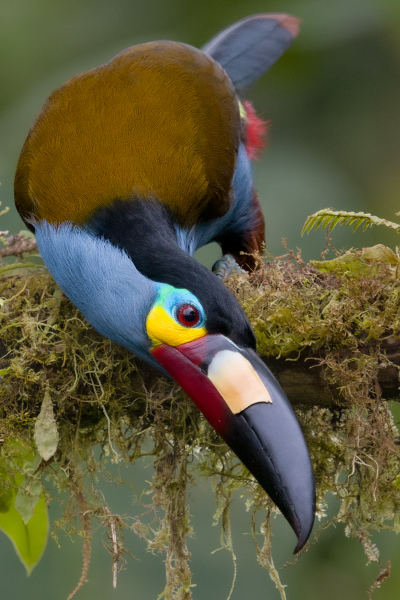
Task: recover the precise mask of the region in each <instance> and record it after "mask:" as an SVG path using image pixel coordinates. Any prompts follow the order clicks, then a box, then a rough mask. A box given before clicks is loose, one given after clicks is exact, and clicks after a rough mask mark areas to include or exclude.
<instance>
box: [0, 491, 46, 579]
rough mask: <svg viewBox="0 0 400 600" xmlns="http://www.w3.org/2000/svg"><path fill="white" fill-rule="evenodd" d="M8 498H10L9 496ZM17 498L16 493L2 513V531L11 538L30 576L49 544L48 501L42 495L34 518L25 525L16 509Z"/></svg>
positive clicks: (0, 518)
mask: <svg viewBox="0 0 400 600" xmlns="http://www.w3.org/2000/svg"><path fill="white" fill-rule="evenodd" d="M7 496H8V497H9V494H8V495H7ZM16 497H17V495H16V494H15V492H14V493H13V501H11V502H8V506H9V507H8V510H7V511H5V512H0V530H1V531H3V532H4V533H5V534H6V535H7V536H8V537H9V538H10V540H11V541H12V543H13V546H14V548H15V551H16V553H17V555H18V557H19V559H20V560H21V562H22V564H23V565H24V567H25V569H26V572H27V575H30V574H31V572H32V569H33V568H34V567H35V566H36V565H37V564H38V562H39V560H40V558H41V556H42V554H43V552H44V549H45V548H46V544H47V538H48V533H49V519H48V514H47V505H46V499H45V497H44V495H41V497H40V498H39V501H38V502H37V504H36V506H35V508H34V510H33V514H32V517H31V518H30V520H29V522H28V523H26V524H25V523H24V521H23V519H22V517H21V515H20V513H19V512H18V511H17V509H16V507H15V500H16ZM8 499H9V498H8Z"/></svg>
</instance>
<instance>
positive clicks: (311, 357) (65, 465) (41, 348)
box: [0, 253, 400, 600]
mask: <svg viewBox="0 0 400 600" xmlns="http://www.w3.org/2000/svg"><path fill="white" fill-rule="evenodd" d="M357 257H358V258H357ZM353 259H354V257H353V258H352V260H353ZM356 259H357V260H359V262H360V263H363V269H359V270H357V269H356V270H354V269H353V268H352V269H350V270H349V269H348V264H347V262H346V261H345V262H344V263H343V265H342V267H343V270H342V273H338V272H337V268H338V265H337V263H335V267H334V269H333V270H331V271H329V269H328V272H327V273H322V272H321V271H320V270H318V269H316V268H314V267H312V266H310V265H307V264H305V263H304V262H303V261H302V260H301V257H300V256H295V255H293V254H292V253H288V254H287V255H286V256H284V257H281V258H279V259H274V260H270V262H268V263H266V264H264V263H263V262H262V261H261V260H260V261H258V266H257V268H256V270H255V271H254V272H253V273H252V274H251V275H243V274H241V275H236V276H234V277H232V278H231V279H230V280H229V281H228V283H227V285H228V286H229V287H230V289H231V291H232V293H233V294H235V295H236V297H237V298H238V300H239V302H241V304H242V305H243V307H244V309H245V311H246V312H247V314H248V316H249V319H250V321H251V323H252V326H253V328H254V331H255V332H256V336H257V341H258V350H259V353H260V354H261V356H262V357H263V358H265V360H266V362H267V363H268V365H269V366H270V368H271V369H272V370H273V371H274V372H275V373H276V375H277V377H278V379H279V380H280V383H281V384H282V386H283V388H284V389H285V390H286V392H287V394H288V396H289V398H290V399H291V400H292V402H293V403H294V404H295V405H296V412H297V414H298V418H299V420H300V422H301V424H302V427H303V430H304V432H305V435H306V438H307V443H308V445H309V448H310V453H311V457H312V461H313V465H314V469H315V477H316V482H317V488H318V489H317V493H318V515H319V517H321V518H322V517H323V515H324V512H325V495H326V493H327V492H328V491H329V492H331V493H333V494H335V495H336V496H338V497H339V499H340V501H341V503H340V510H339V513H338V515H337V517H336V521H340V522H342V523H344V524H345V531H346V535H351V536H355V537H357V538H358V539H359V540H360V541H361V543H362V545H363V547H364V550H365V552H366V554H367V556H368V559H369V560H371V561H378V562H379V552H378V550H377V548H376V547H375V546H374V544H372V542H371V535H372V533H373V531H374V530H379V529H382V528H387V529H391V530H393V531H398V530H399V523H398V517H397V507H398V505H399V502H400V497H399V496H400V491H399V490H400V479H399V475H398V473H399V472H400V453H399V449H398V431H397V428H396V427H395V425H394V422H393V417H392V414H391V412H390V410H389V407H388V403H387V402H385V401H384V400H389V399H391V400H396V401H397V400H398V399H399V393H398V379H399V368H400V310H399V309H400V286H399V281H398V279H397V277H396V273H395V272H394V271H393V269H392V266H393V265H391V264H387V263H386V262H385V260H383V261H381V263H379V260H378V263H379V268H378V269H377V268H376V267H377V260H374V261H373V262H372V263H371V262H368V261H365V260H364V258H363V256H362V255H361V254H360V255H357V254H356ZM364 263H366V265H367V266H368V265H370V266H371V267H372V268H371V270H370V271H367V272H365V269H364V266H365V264H364ZM340 268H341V267H340V264H339V271H340ZM396 272H397V271H396ZM0 302H1V317H0V419H1V420H0V443H1V457H2V458H1V463H0V482H1V484H2V488H3V490H2V491H1V490H0V501H1V498H2V497H3V496H4V494H6V493H7V491H9V490H12V489H14V488H13V486H15V483H14V480H13V473H15V472H16V470H17V469H18V461H19V460H20V459H19V456H20V453H21V447H24V448H31V449H32V448H35V442H34V441H33V440H34V429H35V423H37V420H38V417H39V414H40V413H41V408H42V404H43V400H44V399H45V398H46V402H47V403H48V402H49V399H50V401H51V404H52V409H51V407H50V409H49V410H50V414H51V415H54V418H55V422H56V424H57V435H58V436H59V437H57V439H56V441H55V438H54V437H52V439H51V440H50V442H51V443H50V448H53V446H54V450H50V454H51V452H53V454H52V455H51V456H50V457H47V456H46V459H43V456H42V461H41V463H40V465H39V467H38V468H37V469H36V471H35V477H37V476H38V475H46V478H51V479H52V482H53V484H55V485H56V487H57V488H58V489H59V490H60V492H61V491H66V492H67V493H68V494H69V496H70V505H69V506H68V507H67V509H66V512H65V519H64V521H63V525H64V526H65V525H68V526H69V527H72V522H73V516H74V515H78V516H79V515H80V514H81V513H82V506H81V505H80V504H79V498H82V497H83V494H84V498H85V507H87V510H86V509H85V514H90V516H91V518H92V519H93V518H98V519H99V521H100V522H101V523H103V524H104V526H105V527H106V528H108V527H111V526H112V540H113V542H112V548H111V553H112V561H113V564H114V565H115V564H116V563H117V561H118V560H120V559H121V556H122V554H123V538H122V533H123V531H125V532H126V531H128V530H129V529H130V530H132V531H134V532H135V533H137V534H138V535H139V536H141V537H142V538H144V539H145V540H146V542H147V545H148V549H149V550H150V551H152V552H164V553H165V557H166V570H167V584H166V588H165V590H164V594H163V597H165V598H166V599H167V600H168V599H175V598H176V599H179V600H183V599H185V600H189V599H190V598H192V593H191V573H190V568H189V557H190V551H189V547H190V546H189V545H188V537H190V535H191V532H192V530H191V525H190V521H189V516H188V511H187V507H186V489H187V486H188V485H189V484H193V485H194V484H195V481H196V479H197V478H198V477H200V476H207V477H212V478H213V479H214V481H215V485H216V498H217V517H218V518H219V519H220V521H221V526H222V528H223V529H224V530H225V532H229V523H227V521H226V515H228V514H229V504H230V502H231V496H232V493H233V492H234V491H235V490H238V489H240V490H241V493H242V494H245V495H246V497H247V503H248V506H249V507H250V508H251V511H252V512H253V514H254V512H256V511H259V510H262V511H263V512H264V514H265V515H266V516H265V518H264V520H263V524H262V530H261V531H260V532H255V533H257V534H259V533H261V534H262V536H263V539H264V542H263V543H259V542H258V543H257V548H258V560H259V562H260V563H261V564H262V565H264V566H265V567H266V568H267V569H268V570H269V572H270V574H271V577H272V578H273V580H274V581H275V582H276V585H277V587H278V589H281V595H282V590H283V586H282V584H281V583H280V581H279V575H278V571H277V570H276V568H275V567H274V561H273V560H272V556H271V543H270V539H271V530H270V527H271V525H270V514H271V511H273V510H275V509H274V508H273V506H272V503H271V502H270V501H269V499H268V498H267V497H266V495H265V493H264V492H263V491H262V490H261V489H260V487H259V486H258V485H257V484H256V483H255V482H254V480H253V479H252V478H251V477H250V476H249V474H248V472H247V471H246V470H245V468H244V467H243V466H242V465H241V464H240V463H239V462H238V461H237V459H236V458H235V457H234V456H233V455H232V453H231V452H230V451H229V450H228V449H227V447H226V446H225V445H224V444H223V443H222V442H221V440H220V439H219V438H218V436H217V435H216V434H215V432H214V431H213V430H212V429H211V428H210V427H209V426H208V425H207V423H206V422H205V421H204V419H203V418H202V417H201V415H200V414H199V413H198V411H197V409H196V408H195V407H194V406H193V404H192V403H191V402H190V401H189V400H188V399H187V397H186V396H185V394H184V393H183V392H182V390H180V388H178V387H177V385H176V384H174V383H173V382H171V381H169V380H167V379H165V378H164V377H162V376H161V375H159V374H158V373H157V372H156V371H154V370H153V369H151V368H150V367H149V366H148V365H145V364H143V363H141V362H140V361H139V360H138V359H136V358H135V357H134V356H132V355H131V354H130V353H129V352H128V351H126V350H124V349H123V348H120V347H118V346H116V345H115V344H113V343H111V342H110V341H109V340H106V339H104V338H102V337H101V336H99V335H98V334H97V333H96V332H95V331H94V330H93V329H92V327H91V326H90V325H89V324H88V323H87V322H86V321H85V319H84V318H83V317H82V315H81V314H80V313H79V311H78V310H77V309H76V308H75V307H74V306H73V305H72V304H71V303H70V302H69V300H68V299H67V298H65V296H64V295H63V294H62V293H61V291H60V290H59V288H58V287H57V285H56V284H55V282H54V281H53V279H52V278H51V276H50V275H49V274H48V272H47V271H46V269H45V268H43V267H41V266H40V265H39V266H38V265H36V266H35V265H33V264H32V262H31V261H30V263H27V262H25V263H23V262H22V263H21V262H20V263H18V264H14V265H8V266H6V267H5V268H4V269H3V270H2V271H0ZM51 419H53V416H51ZM41 425H43V424H41ZM51 427H53V428H54V423H53V421H52V424H51ZM44 428H45V430H46V431H47V435H51V428H50V426H49V427H47V429H46V423H44ZM49 432H50V433H49ZM15 440H18V444H15ZM35 440H36V444H37V443H38V442H37V434H36V436H35ZM46 442H48V440H46ZM150 442H151V443H150ZM98 446H100V447H101V449H102V456H101V459H100V460H99V459H98V456H97V458H95V448H96V447H98ZM46 447H47V449H48V447H49V444H47V446H46ZM47 451H48V450H47ZM35 452H37V450H35ZM149 454H150V455H151V456H153V457H154V458H155V469H154V476H153V482H152V484H151V486H150V488H149V489H148V490H146V496H145V498H146V499H147V500H146V502H147V505H146V510H145V511H143V509H142V510H141V511H139V512H140V513H141V514H142V516H141V517H139V516H138V517H136V518H134V519H133V520H131V521H129V520H127V519H123V518H122V517H120V516H119V515H112V514H111V512H110V509H109V508H108V505H107V503H106V500H105V499H103V498H102V497H101V495H100V494H99V492H98V490H97V484H96V480H95V477H93V479H91V474H92V475H93V476H94V475H95V474H96V473H97V472H99V471H102V470H105V469H106V464H107V460H108V461H111V462H114V463H115V462H120V461H124V462H127V463H128V462H131V461H133V460H136V459H138V458H139V457H142V456H148V455H149ZM193 457H196V459H197V460H195V461H194V460H193ZM343 473H344V476H343ZM339 476H340V478H339ZM88 478H89V480H91V483H89V484H88V483H87V481H88ZM2 493H3V495H2ZM150 497H151V500H148V499H149V498H150ZM143 514H147V515H150V517H149V520H147V521H146V517H143ZM111 517H112V518H111ZM85 518H86V517H85ZM252 523H253V526H254V523H255V520H254V518H252ZM249 527H250V525H249ZM83 533H84V532H83ZM110 535H111V534H110ZM228 538H229V535H228V534H226V535H225V539H228ZM85 539H86V540H87V537H86V538H85ZM85 543H86V542H85ZM228 547H229V550H230V551H231V552H233V550H232V548H231V547H230V546H229V544H228ZM85 552H86V555H87V556H88V552H89V551H88V550H87V549H86V550H85ZM380 570H382V569H381V568H380ZM114 571H115V575H114V576H115V577H116V570H114ZM84 573H86V571H85V569H84ZM283 594H284V592H283ZM282 597H283V596H282Z"/></svg>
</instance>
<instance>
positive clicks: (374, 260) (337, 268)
mask: <svg viewBox="0 0 400 600" xmlns="http://www.w3.org/2000/svg"><path fill="white" fill-rule="evenodd" d="M310 264H311V265H312V266H313V267H314V268H316V269H318V270H319V271H322V272H323V273H330V274H332V275H338V276H341V275H347V276H353V277H380V276H382V277H385V279H389V280H390V279H392V280H396V279H398V278H399V274H400V260H399V258H398V257H397V256H396V254H395V253H394V252H393V250H392V249H391V248H388V247H387V246H384V245H383V244H377V245H376V246H372V247H370V248H364V249H363V250H360V251H357V252H355V251H348V252H346V253H345V254H342V255H341V256H337V257H336V258H333V259H332V260H311V261H310Z"/></svg>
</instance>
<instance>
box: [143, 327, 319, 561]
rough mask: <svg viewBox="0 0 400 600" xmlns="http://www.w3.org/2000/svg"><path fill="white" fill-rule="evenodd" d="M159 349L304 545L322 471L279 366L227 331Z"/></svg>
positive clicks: (155, 352) (161, 360)
mask: <svg viewBox="0 0 400 600" xmlns="http://www.w3.org/2000/svg"><path fill="white" fill-rule="evenodd" d="M152 353H153V356H154V357H155V358H156V359H157V360H158V362H159V363H160V364H161V365H162V366H163V367H164V368H165V369H166V370H167V371H168V373H169V374H170V375H171V376H172V377H173V378H174V379H175V380H176V381H177V382H178V383H179V385H180V386H181V387H182V388H183V389H184V390H185V391H186V392H187V393H188V394H189V396H190V397H191V398H192V400H193V401H194V402H195V403H196V405H197V406H198V408H199V409H200V410H201V412H202V413H203V414H204V416H205V417H206V419H207V420H208V421H209V422H210V423H211V425H212V426H213V427H214V429H215V430H216V431H217V432H218V433H219V435H220V436H221V437H222V438H223V439H224V440H225V442H226V443H227V444H228V445H229V446H230V448H231V449H232V450H233V451H234V452H235V454H236V455H237V456H238V457H239V458H240V460H241V461H242V462H243V463H244V464H245V465H246V467H247V468H248V469H249V471H250V472H251V473H252V474H253V475H254V477H255V478H256V479H257V481H258V482H259V483H260V485H261V486H262V487H263V488H264V489H265V491H266V492H267V493H268V495H269V496H270V497H271V498H272V500H273V501H274V502H275V504H276V505H277V507H278V508H279V509H280V510H281V512H282V513H283V515H284V516H285V517H286V519H287V520H288V522H289V523H290V525H291V526H292V528H293V530H294V532H295V534H296V536H297V540H298V541H297V546H296V548H295V552H298V551H299V550H300V549H301V548H302V547H303V546H304V544H305V543H306V541H307V539H308V537H309V535H310V533H311V529H312V526H313V523H314V513H315V488H314V478H313V472H312V466H311V461H310V456H309V453H308V449H307V445H306V442H305V440H304V437H303V433H302V431H301V428H300V425H299V423H298V421H297V418H296V416H295V414H294V412H293V409H292V407H291V405H290V403H289V401H288V399H287V398H286V396H285V394H284V392H283V390H282V389H281V387H280V385H279V384H278V382H277V381H276V379H275V377H274V376H273V375H272V373H271V371H270V370H269V369H268V367H266V365H265V364H264V363H263V362H262V360H261V359H260V358H259V357H258V356H257V354H256V353H255V352H254V351H253V350H251V349H248V348H247V349H242V348H239V347H238V346H236V345H235V344H234V343H233V342H231V341H230V340H229V339H228V338H226V337H224V336H222V335H206V336H204V337H201V338H198V339H197V340H194V341H193V342H189V343H186V344H182V345H181V346H176V347H172V346H168V345H166V344H162V345H161V346H157V347H156V348H154V349H153V351H152Z"/></svg>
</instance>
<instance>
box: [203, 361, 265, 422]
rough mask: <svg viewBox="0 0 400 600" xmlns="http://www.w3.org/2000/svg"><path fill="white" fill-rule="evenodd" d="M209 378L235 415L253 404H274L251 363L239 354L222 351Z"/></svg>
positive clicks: (213, 365) (209, 373)
mask: <svg viewBox="0 0 400 600" xmlns="http://www.w3.org/2000/svg"><path fill="white" fill-rule="evenodd" d="M207 376H208V378H209V380H210V381H211V382H212V384H213V385H214V386H215V387H216V388H217V390H218V391H219V393H220V394H221V396H222V397H223V399H224V400H225V402H226V403H227V404H228V406H229V408H230V409H231V411H232V412H233V413H234V414H237V413H240V412H242V410H244V409H245V408H248V407H249V406H251V405H252V404H257V403H259V402H265V403H267V404H271V403H272V398H271V396H270V394H269V392H268V390H267V389H266V387H265V385H264V384H263V382H262V381H261V379H260V377H259V375H258V373H257V372H256V371H255V370H254V368H253V366H252V365H251V364H250V362H249V361H248V360H247V359H246V358H245V357H244V356H243V355H242V354H240V353H239V352H235V351H232V350H221V351H220V352H217V354H216V355H215V357H214V358H213V360H212V361H211V363H210V366H209V367H208V372H207Z"/></svg>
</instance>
